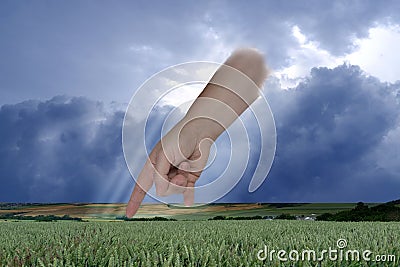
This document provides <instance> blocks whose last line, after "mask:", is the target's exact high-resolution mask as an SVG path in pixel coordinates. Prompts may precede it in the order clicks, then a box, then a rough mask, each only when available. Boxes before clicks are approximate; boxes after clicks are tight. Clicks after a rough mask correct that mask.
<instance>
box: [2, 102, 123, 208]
mask: <svg viewBox="0 0 400 267" xmlns="http://www.w3.org/2000/svg"><path fill="white" fill-rule="evenodd" d="M123 114H124V113H123V111H121V110H112V109H111V108H110V107H105V105H104V104H102V103H100V102H95V101H90V100H88V99H85V98H79V97H74V98H70V97H65V96H58V97H54V98H52V99H50V100H48V101H43V102H40V101H25V102H22V103H19V104H16V105H3V106H2V107H1V109H0V124H1V125H2V127H1V129H0V173H1V187H0V196H1V201H29V202H30V201H35V202H38V201H44V202H52V201H57V202H64V201H65V202H70V201H102V200H103V201H104V199H108V197H107V196H101V195H100V192H101V191H103V190H104V186H105V185H108V184H110V181H113V183H114V184H115V183H117V182H118V183H122V184H125V185H126V184H127V183H129V182H130V179H129V174H128V172H127V170H126V167H125V164H124V159H123V156H122V148H121V131H120V128H121V124H122V119H123ZM110 186H113V185H110ZM126 193H127V192H126ZM124 199H125V198H124ZM119 200H120V199H119Z"/></svg>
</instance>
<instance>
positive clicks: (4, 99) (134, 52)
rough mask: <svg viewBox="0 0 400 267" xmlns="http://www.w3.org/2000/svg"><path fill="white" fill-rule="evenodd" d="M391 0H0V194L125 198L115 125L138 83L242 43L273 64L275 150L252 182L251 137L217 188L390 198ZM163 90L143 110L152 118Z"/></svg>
mask: <svg viewBox="0 0 400 267" xmlns="http://www.w3.org/2000/svg"><path fill="white" fill-rule="evenodd" d="M397 10H400V2H399V1H295V2H293V1H253V2H251V4H249V3H246V2H245V1H201V2H200V3H198V2H194V1H193V2H188V1H168V2H165V1H116V2H110V1H57V2H51V1H7V0H5V1H0V202H125V201H127V200H128V199H129V195H130V191H131V189H132V187H133V185H134V182H133V179H132V178H131V175H130V173H129V171H128V168H127V166H126V163H125V160H124V155H123V151H122V144H121V143H122V140H121V135H122V123H123V119H124V114H125V110H126V107H127V105H128V103H129V101H130V99H131V97H132V95H133V94H134V93H135V91H136V90H137V89H138V88H139V87H140V85H141V84H143V83H144V82H145V81H146V80H147V79H148V78H149V77H151V76H152V75H154V74H155V73H157V72H159V71H161V70H163V69H164V68H166V67H169V66H172V65H175V64H179V63H183V62H189V61H213V62H223V61H224V60H225V59H226V57H228V56H229V54H230V53H231V52H232V51H233V50H234V49H235V48H237V47H245V46H250V47H255V48H257V49H259V50H260V51H262V52H263V54H264V55H265V60H266V62H267V63H268V66H269V67H270V69H271V70H272V75H271V76H270V77H269V78H268V80H267V82H266V84H265V85H264V89H263V92H264V94H265V96H266V98H267V100H268V102H269V105H270V107H271V110H272V112H273V115H274V119H275V124H276V131H277V145H276V155H275V159H274V162H273V165H272V168H271V171H270V173H269V175H268V177H267V179H266V180H265V181H264V183H263V184H262V185H261V187H260V188H259V189H258V190H257V191H255V192H253V193H249V192H248V190H247V188H248V184H249V182H250V179H251V175H252V173H253V172H254V169H255V162H256V161H257V158H258V157H259V152H260V151H257V149H252V150H251V153H250V161H249V165H248V166H247V169H246V171H245V173H244V175H243V177H242V179H241V180H240V182H239V183H238V184H237V186H236V187H235V188H234V189H233V190H232V191H231V192H229V193H228V194H227V195H226V196H224V197H223V198H222V199H220V201H221V202H357V201H364V202H384V201H390V200H393V199H398V198H400V193H399V192H400V190H399V189H400V164H399V163H400V153H399V151H400V68H399V63H398V62H400V53H398V47H400V15H399V14H400V13H399V12H396V11H397ZM151 93H154V92H151ZM188 95H190V97H193V96H194V95H195V94H193V93H188V92H187V91H184V90H183V91H182V92H180V93H178V97H182V98H185V97H188ZM190 97H189V98H190ZM173 99H174V98H171V97H170V98H169V99H168V100H169V101H166V102H164V103H161V104H160V106H159V107H158V108H157V109H156V110H154V112H152V114H151V116H150V117H149V123H150V125H153V126H152V127H154V129H159V126H160V125H161V124H162V122H163V120H164V119H165V116H166V115H167V114H168V112H169V111H170V110H172V109H173V108H174V106H175V105H177V102H175V101H174V100H173ZM138 118H139V114H138ZM244 121H247V122H246V123H247V124H248V125H249V135H250V136H253V135H256V134H257V133H256V131H255V130H254V129H253V128H254V127H253V128H252V125H253V124H252V122H251V119H250V118H247V119H246V115H244ZM253 126H254V125H253ZM155 132H157V131H155ZM132 138H134V137H132ZM148 138H149V146H151V145H152V144H154V143H155V142H157V140H158V137H157V135H156V134H154V135H151V136H149V137H148ZM255 139H256V138H253V139H251V140H250V142H251V147H252V148H257V145H258V143H257V141H255ZM217 142H219V143H220V144H222V145H223V144H225V142H226V138H225V137H221V138H220V139H219V140H218V141H217ZM225 154H226V155H228V154H229V153H221V154H220V158H221V162H224V160H226V157H227V156H225ZM214 176H215V173H213V172H212V171H208V172H206V173H204V174H203V176H202V177H201V178H200V180H201V179H203V181H209V180H212V178H213V177H214ZM146 201H152V200H151V199H150V198H146Z"/></svg>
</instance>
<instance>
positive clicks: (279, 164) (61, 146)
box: [0, 64, 400, 202]
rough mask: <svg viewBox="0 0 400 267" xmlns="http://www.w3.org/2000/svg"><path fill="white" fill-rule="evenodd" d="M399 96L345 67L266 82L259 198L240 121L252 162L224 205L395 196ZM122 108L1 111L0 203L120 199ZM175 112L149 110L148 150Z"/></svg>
mask: <svg viewBox="0 0 400 267" xmlns="http://www.w3.org/2000/svg"><path fill="white" fill-rule="evenodd" d="M399 92H400V83H395V84H389V83H382V82H380V81H379V80H378V79H376V78H374V77H371V76H368V75H366V74H365V73H364V72H363V71H362V70H361V69H360V68H359V67H357V66H352V65H346V64H344V65H341V66H338V67H336V68H333V69H329V68H314V69H312V71H311V74H310V75H309V77H308V78H305V79H304V80H303V81H302V82H301V83H300V84H299V85H298V86H297V87H296V88H293V89H289V90H282V89H281V88H280V85H279V81H278V80H276V79H274V78H271V79H270V80H269V81H268V83H267V85H266V89H265V93H266V95H267V98H268V100H269V103H270V105H271V108H272V111H273V112H274V116H275V121H276V126H277V134H278V135H277V136H278V144H277V152H276V158H275V161H274V164H273V166H272V169H271V172H270V175H269V176H268V178H267V180H266V181H265V182H264V184H263V185H262V186H261V187H260V188H259V189H258V190H257V191H256V192H254V193H251V194H250V193H248V191H247V190H248V185H249V182H250V179H251V175H252V173H253V172H254V169H255V167H256V162H257V161H256V160H257V157H258V153H259V139H258V136H259V132H258V130H257V129H256V127H254V124H252V123H251V120H249V118H250V117H251V116H247V115H246V116H244V123H245V124H246V125H247V126H248V128H249V137H250V147H251V151H250V161H249V165H248V167H247V169H246V171H245V174H244V177H243V179H242V180H241V181H240V182H239V184H238V186H237V187H235V188H234V189H233V190H232V191H231V192H230V193H229V194H228V195H226V196H225V197H224V198H223V199H221V201H226V202H227V201H234V202H271V201H279V202H284V201H302V202H308V201H316V202H320V201H333V202H335V201H336V202H338V201H360V200H361V201H386V200H390V199H394V198H398V197H399V195H398V189H399V188H400V179H399V173H400V170H399V168H398V152H397V151H399V149H400V138H399V129H400V112H399V110H400V108H399V106H400V93H399ZM124 107H125V105H119V104H116V103H112V104H105V103H102V102H98V101H92V100H89V99H87V98H83V97H66V96H57V97H54V98H52V99H50V100H47V101H35V100H30V101H24V102H21V103H19V104H13V105H3V106H2V107H1V109H0V124H1V125H2V127H1V128H0V174H1V177H0V182H1V186H0V196H1V198H0V200H1V201H35V202H36V201H44V202H51V201H56V202H60V201H62V202H78V201H85V202H86V201H91V202H92V201H96V202H106V201H126V200H127V199H128V197H129V195H130V191H131V189H132V187H133V181H132V179H131V178H130V175H129V173H128V170H127V167H126V164H125V161H124V157H123V153H122V145H121V127H122V121H123V116H124ZM172 109H173V107H172V106H170V105H168V104H166V103H164V104H162V105H161V106H157V107H155V109H154V110H153V111H152V112H151V114H150V117H149V122H148V124H147V130H148V132H149V133H150V134H149V135H147V136H146V145H147V147H148V148H149V149H150V148H151V147H152V146H154V144H155V143H156V142H157V140H158V138H159V137H160V134H161V125H162V122H163V121H164V119H165V117H166V116H167V115H168V113H169V111H170V110H172ZM177 112H180V111H179V110H178V111H177ZM178 115H179V114H178ZM138 116H139V115H138ZM139 117H140V116H139ZM138 123H139V124H140V122H139V121H138ZM138 131H141V130H140V129H138ZM134 134H135V131H133V136H132V140H134V141H135V140H136V139H135V136H134ZM218 142H219V144H218V145H221V147H222V150H220V153H222V152H224V153H223V155H222V156H221V155H219V156H220V158H219V159H218V160H217V161H216V162H217V163H224V162H226V156H228V154H229V153H228V150H229V149H228V150H227V148H229V146H226V145H224V144H223V143H224V142H228V139H227V138H226V137H224V138H221V139H220V140H219V141H218ZM224 155H226V156H224ZM137 157H138V158H137V159H136V160H135V162H137V164H138V165H140V166H141V165H142V163H143V162H142V161H143V160H144V158H145V155H144V154H143V153H141V154H140V153H139V152H138V155H137ZM219 172H221V168H220V167H218V166H217V168H210V169H208V170H207V171H206V172H205V173H204V176H203V177H201V179H202V183H204V182H205V181H211V180H212V179H213V177H215V176H216V175H217V174H218V173H219ZM149 200H150V199H149V198H147V201H149Z"/></svg>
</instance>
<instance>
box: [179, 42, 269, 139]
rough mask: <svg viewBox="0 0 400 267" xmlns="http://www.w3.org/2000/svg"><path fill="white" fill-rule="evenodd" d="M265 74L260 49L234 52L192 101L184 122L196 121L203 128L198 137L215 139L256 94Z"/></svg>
mask: <svg viewBox="0 0 400 267" xmlns="http://www.w3.org/2000/svg"><path fill="white" fill-rule="evenodd" d="M243 74H245V75H243ZM267 75H268V70H267V68H266V66H265V63H264V59H263V56H262V55H261V54H260V53H259V52H257V51H255V50H251V49H246V50H238V51H236V52H234V53H233V54H232V55H231V56H230V57H229V58H228V59H227V61H226V62H225V63H224V65H222V66H221V67H220V68H219V69H218V70H217V71H216V73H215V74H214V76H213V77H212V78H211V80H210V82H209V83H208V84H207V85H206V87H205V88H204V90H203V91H202V93H201V94H200V95H199V97H198V98H197V99H196V100H195V101H194V103H193V104H192V106H191V107H190V109H189V111H188V112H187V114H186V116H185V118H184V119H183V122H184V123H189V124H191V125H195V126H196V127H197V128H198V131H202V132H203V135H202V136H201V137H203V138H211V139H213V140H215V139H216V138H218V136H219V135H220V134H221V133H222V132H223V131H224V130H225V129H226V128H228V127H229V126H230V125H231V124H232V123H233V121H235V120H236V119H237V117H238V116H240V114H242V113H243V112H244V111H245V110H246V109H247V108H248V107H249V105H251V104H252V103H253V102H254V101H255V100H256V99H257V98H258V96H259V90H260V87H261V86H262V83H263V82H264V80H265V78H266V77H267Z"/></svg>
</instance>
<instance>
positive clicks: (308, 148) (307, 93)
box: [226, 65, 400, 202]
mask: <svg viewBox="0 0 400 267" xmlns="http://www.w3.org/2000/svg"><path fill="white" fill-rule="evenodd" d="M398 90H399V84H397V85H388V84H386V83H381V82H380V81H379V80H378V79H376V78H373V77H370V76H367V75H365V73H364V72H363V71H362V70H361V69H360V68H359V67H357V66H351V65H341V66H338V67H336V68H334V69H328V68H314V69H312V71H311V76H310V77H309V78H307V79H306V80H305V81H303V82H302V83H300V84H299V85H298V86H297V88H294V89H291V90H280V88H279V87H277V86H276V84H274V81H271V82H270V84H269V85H267V95H268V98H269V101H270V105H271V106H272V110H273V112H274V115H275V120H276V125H277V133H278V144H277V152H276V157H275V162H274V164H273V166H272V170H271V172H270V175H269V177H268V179H267V180H266V182H264V184H263V186H262V188H261V189H259V190H258V191H256V192H255V193H254V194H248V193H246V191H245V190H246V186H247V184H248V182H249V180H248V178H247V177H246V179H244V180H242V182H241V184H240V186H238V187H237V188H235V190H234V192H232V194H230V195H229V196H227V198H226V200H227V201H230V200H232V199H235V197H237V196H238V195H240V194H241V196H242V198H241V199H242V201H250V202H255V201H267V202H269V201H292V202H296V201H300V202H308V201H317V202H318V201H329V202H342V201H344V202H346V201H360V200H362V201H387V200H390V199H394V198H399V192H398V189H399V188H400V179H399V173H400V172H399V169H398V164H397V163H395V162H398V161H396V159H397V158H398V155H397V153H396V152H395V151H399V149H400V139H399V138H397V137H398V129H399V126H400V125H399V118H400V112H399V110H400V109H399V104H400V103H399V102H400V101H399V100H400V99H399V95H398ZM396 94H397V96H396ZM235 200H236V201H240V200H239V199H235Z"/></svg>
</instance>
